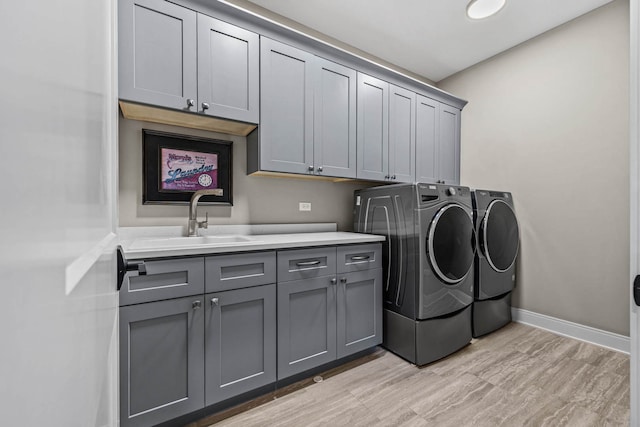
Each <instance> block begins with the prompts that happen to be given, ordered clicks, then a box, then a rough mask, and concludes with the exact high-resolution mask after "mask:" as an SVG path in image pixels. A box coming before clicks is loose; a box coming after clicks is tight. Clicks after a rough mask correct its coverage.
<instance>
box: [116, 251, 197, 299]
mask: <svg viewBox="0 0 640 427" xmlns="http://www.w3.org/2000/svg"><path fill="white" fill-rule="evenodd" d="M144 264H145V266H146V269H147V274H146V275H140V274H138V272H137V271H131V272H127V274H126V276H125V279H124V284H123V285H122V288H121V289H120V305H121V306H124V305H130V304H138V303H142V302H150V301H158V300H163V299H170V298H179V297H186V296H190V295H197V294H202V293H204V258H183V259H170V260H160V261H145V262H144Z"/></svg>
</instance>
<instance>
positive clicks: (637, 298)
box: [633, 275, 640, 305]
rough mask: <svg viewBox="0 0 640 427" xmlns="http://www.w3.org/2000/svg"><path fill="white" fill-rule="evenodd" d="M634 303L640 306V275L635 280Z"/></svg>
mask: <svg viewBox="0 0 640 427" xmlns="http://www.w3.org/2000/svg"><path fill="white" fill-rule="evenodd" d="M633 302H635V303H636V305H640V275H638V276H636V278H635V279H634V280H633Z"/></svg>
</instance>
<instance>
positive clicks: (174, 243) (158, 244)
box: [129, 235, 258, 250]
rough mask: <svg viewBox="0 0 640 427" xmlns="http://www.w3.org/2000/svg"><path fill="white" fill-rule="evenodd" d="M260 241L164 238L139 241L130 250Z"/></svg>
mask: <svg viewBox="0 0 640 427" xmlns="http://www.w3.org/2000/svg"><path fill="white" fill-rule="evenodd" d="M256 241H258V240H256V239H254V238H253V237H249V236H240V235H222V236H197V237H163V238H155V239H138V240H135V241H133V242H132V243H131V245H129V249H132V250H134V249H163V248H187V247H191V246H220V245H225V246H229V245H235V244H240V243H247V242H256Z"/></svg>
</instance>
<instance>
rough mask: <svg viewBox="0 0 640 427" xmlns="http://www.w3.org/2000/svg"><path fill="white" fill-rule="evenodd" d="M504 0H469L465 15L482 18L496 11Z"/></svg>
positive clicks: (501, 6) (502, 4)
mask: <svg viewBox="0 0 640 427" xmlns="http://www.w3.org/2000/svg"><path fill="white" fill-rule="evenodd" d="M505 2H506V0H471V2H469V5H468V6H467V16H468V17H469V18H471V19H484V18H488V17H489V16H491V15H494V14H496V13H498V11H499V10H500V9H502V8H503V6H504V4H505Z"/></svg>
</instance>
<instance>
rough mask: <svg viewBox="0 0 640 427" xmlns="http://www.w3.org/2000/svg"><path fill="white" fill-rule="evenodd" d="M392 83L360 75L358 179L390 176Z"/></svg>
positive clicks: (385, 178)
mask: <svg viewBox="0 0 640 427" xmlns="http://www.w3.org/2000/svg"><path fill="white" fill-rule="evenodd" d="M388 127H389V84H388V83H387V82H384V81H382V80H379V79H376V78H374V77H371V76H368V75H366V74H362V73H358V144H357V152H358V166H357V177H358V178H362V179H372V180H378V181H384V180H387V179H388V177H389V132H388Z"/></svg>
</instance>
